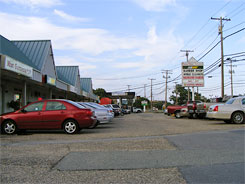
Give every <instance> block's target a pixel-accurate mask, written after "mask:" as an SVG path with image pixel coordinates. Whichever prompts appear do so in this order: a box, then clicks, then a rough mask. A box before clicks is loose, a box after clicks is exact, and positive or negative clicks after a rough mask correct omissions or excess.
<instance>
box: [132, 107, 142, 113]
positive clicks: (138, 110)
mask: <svg viewBox="0 0 245 184" xmlns="http://www.w3.org/2000/svg"><path fill="white" fill-rule="evenodd" d="M133 112H134V113H140V112H143V111H142V109H140V108H137V107H133Z"/></svg>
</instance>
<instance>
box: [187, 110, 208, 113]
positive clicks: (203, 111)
mask: <svg viewBox="0 0 245 184" xmlns="http://www.w3.org/2000/svg"><path fill="white" fill-rule="evenodd" d="M188 112H189V113H197V114H205V113H206V111H205V110H188Z"/></svg>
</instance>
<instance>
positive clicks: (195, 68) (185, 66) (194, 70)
mask: <svg viewBox="0 0 245 184" xmlns="http://www.w3.org/2000/svg"><path fill="white" fill-rule="evenodd" d="M182 86H184V87H203V86H204V75H203V62H198V61H197V60H196V59H195V58H193V57H191V59H189V60H188V62H182Z"/></svg>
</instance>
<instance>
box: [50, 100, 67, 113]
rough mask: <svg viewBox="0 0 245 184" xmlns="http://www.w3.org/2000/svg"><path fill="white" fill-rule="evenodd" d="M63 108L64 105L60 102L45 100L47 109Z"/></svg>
mask: <svg viewBox="0 0 245 184" xmlns="http://www.w3.org/2000/svg"><path fill="white" fill-rule="evenodd" d="M65 109H66V107H65V106H64V104H62V103H61V102H47V105H46V110H47V111H53V110H65Z"/></svg>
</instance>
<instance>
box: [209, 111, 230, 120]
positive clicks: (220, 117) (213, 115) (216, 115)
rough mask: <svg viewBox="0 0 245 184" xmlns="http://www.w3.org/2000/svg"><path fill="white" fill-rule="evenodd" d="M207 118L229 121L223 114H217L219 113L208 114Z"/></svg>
mask: <svg viewBox="0 0 245 184" xmlns="http://www.w3.org/2000/svg"><path fill="white" fill-rule="evenodd" d="M206 118H208V119H224V120H225V119H229V118H226V117H224V116H223V115H222V114H220V113H217V112H207V115H206Z"/></svg>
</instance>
